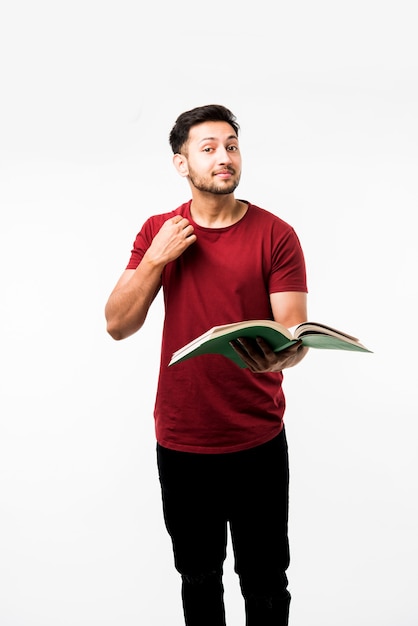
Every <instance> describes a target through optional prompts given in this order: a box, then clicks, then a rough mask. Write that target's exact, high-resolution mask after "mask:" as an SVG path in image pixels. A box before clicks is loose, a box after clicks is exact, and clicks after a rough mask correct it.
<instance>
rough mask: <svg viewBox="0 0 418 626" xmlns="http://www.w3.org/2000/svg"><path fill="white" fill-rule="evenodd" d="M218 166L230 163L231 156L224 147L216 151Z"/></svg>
mask: <svg viewBox="0 0 418 626" xmlns="http://www.w3.org/2000/svg"><path fill="white" fill-rule="evenodd" d="M218 158H219V164H220V165H224V164H225V163H231V154H230V152H229V150H227V149H226V148H225V147H224V146H220V147H219V149H218Z"/></svg>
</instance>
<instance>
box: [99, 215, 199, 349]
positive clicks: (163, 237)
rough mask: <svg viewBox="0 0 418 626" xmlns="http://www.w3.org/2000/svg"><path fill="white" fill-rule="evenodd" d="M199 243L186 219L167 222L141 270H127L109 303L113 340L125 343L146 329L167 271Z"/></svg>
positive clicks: (173, 219)
mask: <svg viewBox="0 0 418 626" xmlns="http://www.w3.org/2000/svg"><path fill="white" fill-rule="evenodd" d="M195 241H196V235H195V234H194V232H193V226H192V225H191V224H190V223H189V221H188V220H187V219H186V218H184V217H182V216H181V215H176V216H175V217H173V218H170V219H169V220H167V221H166V222H164V224H163V225H162V227H161V229H160V230H159V232H158V233H157V234H156V235H155V237H154V239H153V240H152V242H151V245H150V247H149V248H148V250H147V251H146V253H145V254H144V256H143V258H142V261H141V262H140V264H139V265H138V267H137V268H136V269H135V270H125V272H124V273H123V274H122V276H121V277H120V278H119V280H118V282H117V283H116V286H115V288H114V289H113V291H112V293H111V294H110V297H109V299H108V301H107V303H106V307H105V316H106V321H107V332H108V333H109V334H110V335H111V337H113V339H117V340H119V339H125V337H129V336H130V335H132V334H133V333H135V332H136V331H137V330H139V329H140V328H141V327H142V325H143V323H144V322H145V319H146V316H147V313H148V310H149V308H150V306H151V304H152V301H153V300H154V298H155V296H156V295H157V293H158V291H159V289H160V285H161V275H162V272H163V269H164V267H165V266H166V265H167V263H170V262H171V261H174V259H176V258H177V257H179V256H180V255H181V254H183V252H184V251H185V250H186V249H187V248H188V247H189V246H190V245H191V244H193V243H194V242H195Z"/></svg>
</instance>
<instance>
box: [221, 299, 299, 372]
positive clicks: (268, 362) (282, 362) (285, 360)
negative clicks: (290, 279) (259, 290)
mask: <svg viewBox="0 0 418 626" xmlns="http://www.w3.org/2000/svg"><path fill="white" fill-rule="evenodd" d="M270 302H271V308H272V311H273V317H274V319H275V321H276V322H279V323H280V324H283V326H286V328H291V327H292V326H296V325H297V324H301V323H302V322H306V320H307V297H306V293H302V292H299V291H286V292H281V293H272V294H270ZM232 346H233V348H234V350H235V351H236V352H237V353H238V354H239V355H240V357H241V358H242V359H243V360H244V361H245V363H246V364H247V366H248V368H249V369H250V370H251V371H252V372H279V371H281V370H284V369H286V368H288V367H293V366H295V365H297V363H299V362H300V361H301V360H302V359H303V358H304V357H305V356H306V354H307V352H308V348H306V347H305V346H302V343H301V342H298V343H296V344H294V345H292V346H290V347H289V348H287V349H286V350H283V351H282V352H274V351H273V350H271V348H270V346H269V344H268V343H267V342H266V341H265V340H264V339H261V338H260V339H257V341H253V340H250V339H245V338H242V339H240V340H239V341H235V342H232Z"/></svg>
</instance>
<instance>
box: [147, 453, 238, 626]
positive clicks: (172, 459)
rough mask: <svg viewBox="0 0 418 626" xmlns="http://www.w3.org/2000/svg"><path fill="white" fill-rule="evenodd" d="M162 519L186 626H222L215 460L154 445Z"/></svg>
mask: <svg viewBox="0 0 418 626" xmlns="http://www.w3.org/2000/svg"><path fill="white" fill-rule="evenodd" d="M157 454H158V467H159V474H160V482H161V490H162V500H163V510H164V519H165V524H166V527H167V530H168V532H169V534H170V536H171V540H172V544H173V552H174V561H175V566H176V569H177V570H178V571H179V573H180V574H181V577H182V600H183V610H184V617H185V623H186V625H187V626H225V609H224V600H223V584H222V571H223V563H224V560H225V556H226V540H227V532H226V519H225V515H224V513H223V506H222V503H221V500H222V498H221V499H220V498H219V490H218V489H217V482H218V478H217V476H218V477H219V476H220V473H219V472H217V471H216V469H215V465H216V462H215V461H216V459H215V458H214V457H212V455H194V454H187V453H178V452H175V451H173V450H167V449H166V448H161V446H158V447H157Z"/></svg>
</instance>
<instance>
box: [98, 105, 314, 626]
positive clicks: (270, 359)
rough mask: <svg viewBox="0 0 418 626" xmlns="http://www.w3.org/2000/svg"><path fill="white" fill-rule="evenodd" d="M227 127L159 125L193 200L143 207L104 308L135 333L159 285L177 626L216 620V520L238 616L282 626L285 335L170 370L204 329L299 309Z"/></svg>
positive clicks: (285, 237) (216, 123)
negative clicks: (233, 578) (231, 558)
mask: <svg viewBox="0 0 418 626" xmlns="http://www.w3.org/2000/svg"><path fill="white" fill-rule="evenodd" d="M238 132H239V125H238V123H237V121H236V118H235V116H234V115H233V114H232V113H231V111H229V110H228V109H226V108H225V107H223V106H220V105H207V106H202V107H197V108H195V109H192V110H191V111H186V112H185V113H182V114H181V115H180V116H179V117H178V118H177V120H176V123H175V125H174V127H173V128H172V130H171V133H170V144H171V147H172V150H173V153H174V157H173V160H174V166H175V168H176V170H177V172H178V173H179V174H180V176H182V177H184V178H186V179H187V181H188V183H189V185H190V189H191V195H192V198H191V200H190V201H189V202H186V203H185V204H183V205H182V206H180V207H178V208H177V209H176V210H174V211H172V212H170V213H165V214H163V215H156V216H153V217H150V218H149V219H148V220H147V221H146V222H145V224H144V225H143V227H142V229H141V232H140V233H139V234H138V235H137V237H136V240H135V243H134V248H133V250H132V253H131V258H130V261H129V263H128V266H127V268H126V270H125V271H124V272H123V274H122V276H121V277H120V279H119V281H118V282H117V284H116V286H115V288H114V290H113V291H112V293H111V295H110V298H109V300H108V302H107V305H106V319H107V330H108V332H109V333H110V335H111V336H112V337H113V338H114V339H118V340H119V339H123V338H125V337H128V336H129V335H132V334H133V333H135V332H136V331H138V330H139V329H140V328H141V327H142V325H143V324H144V322H145V318H146V316H147V313H148V310H149V308H150V306H151V304H152V301H153V299H154V298H155V296H156V294H157V292H158V291H159V289H160V288H161V287H162V289H163V294H164V304H165V320H164V328H163V337H162V350H161V367H160V373H159V381H158V389H157V397H156V403H155V426H156V438H157V458H158V467H159V476H160V481H161V489H162V501H163V509H164V518H165V523H166V527H167V530H168V532H169V533H170V536H171V539H172V544H173V552H174V560H175V566H176V568H177V570H178V571H179V572H180V574H181V577H182V600H183V608H184V616H185V623H186V625H187V626H224V625H225V611H224V602H223V583H222V568H223V562H224V559H225V555H226V538H227V524H229V528H230V533H231V537H232V542H233V548H234V555H235V570H236V572H237V574H238V576H239V579H240V585H241V590H242V594H243V597H244V599H245V611H246V624H247V626H270V625H271V626H273V625H274V626H284V625H286V624H287V623H288V612H289V602H290V594H289V592H288V590H287V577H286V570H287V567H288V565H289V547H288V536H287V520H288V456H287V443H286V437H285V431H284V425H283V414H284V409H285V400H284V395H283V390H282V379H283V374H282V370H283V369H285V368H288V367H293V366H294V365H296V364H297V363H299V362H300V361H301V360H302V358H303V357H304V356H305V354H306V349H305V348H304V347H303V346H301V345H300V343H299V344H296V345H294V346H292V347H290V348H288V349H287V350H286V351H283V352H280V353H278V354H276V353H275V352H273V351H272V350H271V349H270V347H269V345H268V344H267V343H266V342H265V341H263V340H262V339H259V340H257V341H254V340H249V339H246V338H244V337H243V338H242V339H240V340H239V341H236V342H234V344H233V345H234V349H235V350H236V351H237V352H238V354H239V355H240V356H241V358H242V359H243V361H244V362H245V363H246V365H247V367H245V368H240V367H237V365H236V364H234V363H233V362H232V361H230V360H229V359H226V358H225V357H223V356H221V355H201V356H199V357H196V358H193V359H190V360H188V361H185V362H182V363H178V364H176V365H173V366H170V367H168V362H169V360H170V358H171V355H172V353H173V352H174V351H175V350H177V349H178V348H180V347H182V346H183V345H184V344H186V343H188V342H189V341H191V340H192V339H194V338H195V337H197V336H198V335H200V334H201V333H203V332H204V331H206V330H208V329H209V328H211V327H212V326H215V325H220V324H227V323H230V322H236V321H241V320H244V319H267V318H268V319H275V320H276V321H278V322H280V323H281V324H283V325H284V326H287V327H292V326H294V325H296V324H299V323H301V322H303V321H306V319H307V304H306V298H307V296H306V293H307V287H306V274H305V263H304V257H303V253H302V250H301V246H300V243H299V240H298V238H297V235H296V234H295V232H294V230H293V228H292V227H291V226H289V225H288V224H286V223H285V222H284V221H283V220H281V219H280V218H278V217H277V216H275V215H273V214H272V213H270V212H267V211H266V210H264V209H261V208H259V207H257V206H255V205H254V204H251V203H249V202H247V201H244V200H238V199H236V198H235V196H234V192H235V189H236V187H237V185H238V183H239V180H240V174H241V154H240V149H239V142H238Z"/></svg>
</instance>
